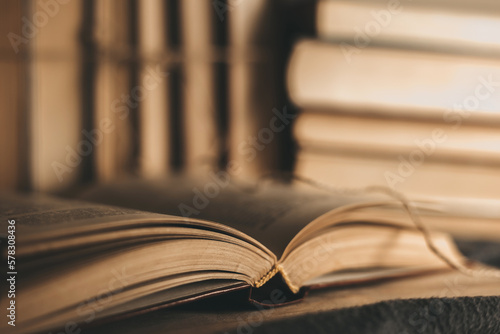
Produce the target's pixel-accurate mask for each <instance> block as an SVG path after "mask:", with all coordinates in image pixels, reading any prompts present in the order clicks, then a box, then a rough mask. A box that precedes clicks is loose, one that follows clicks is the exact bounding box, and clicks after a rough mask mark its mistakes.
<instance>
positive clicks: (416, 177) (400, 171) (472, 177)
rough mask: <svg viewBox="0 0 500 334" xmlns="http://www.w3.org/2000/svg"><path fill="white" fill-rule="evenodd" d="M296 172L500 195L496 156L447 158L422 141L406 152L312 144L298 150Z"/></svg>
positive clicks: (437, 193)
mask: <svg viewBox="0 0 500 334" xmlns="http://www.w3.org/2000/svg"><path fill="white" fill-rule="evenodd" d="M368 146H369V145H368ZM295 173H297V174H298V175H301V176H304V177H308V178H311V179H314V180H316V181H319V182H322V183H325V184H329V185H332V186H334V187H340V188H362V187H366V186H369V185H373V186H375V185H378V186H387V187H391V188H392V189H394V190H397V191H401V192H404V193H406V194H407V195H408V196H410V197H411V198H425V197H429V196H430V197H451V198H482V199H490V200H493V201H494V200H497V201H498V191H497V189H498V187H499V186H500V183H499V182H500V180H499V177H498V164H497V163H495V162H493V163H480V162H478V161H467V160H465V161H464V158H462V161H460V160H458V161H457V160H449V159H443V158H442V157H441V158H440V157H439V156H438V154H436V156H433V155H429V156H428V155H426V153H424V151H422V150H421V149H420V148H418V147H416V148H415V149H409V150H405V151H400V152H394V151H392V152H391V151H389V150H388V151H384V152H380V151H379V152H372V151H370V150H365V151H362V152H360V151H359V150H358V151H350V150H336V149H333V148H329V149H321V148H313V149H311V148H308V149H304V150H301V151H300V152H299V153H298V155H297V161H296V165H295Z"/></svg>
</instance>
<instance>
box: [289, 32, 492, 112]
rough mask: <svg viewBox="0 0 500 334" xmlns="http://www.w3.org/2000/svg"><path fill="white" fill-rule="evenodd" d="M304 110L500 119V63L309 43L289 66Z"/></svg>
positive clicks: (293, 90)
mask: <svg viewBox="0 0 500 334" xmlns="http://www.w3.org/2000/svg"><path fill="white" fill-rule="evenodd" d="M287 80H288V83H287V84H288V90H289V93H290V97H291V99H292V100H293V101H294V102H295V103H296V104H297V105H298V106H299V107H301V108H311V109H322V110H330V111H332V110H351V111H359V112H363V113H372V114H381V115H388V116H405V117H409V116H411V117H419V118H434V119H444V120H449V121H451V119H453V118H458V119H470V120H471V121H472V120H476V119H483V120H485V119H486V120H487V119H489V118H491V119H498V114H496V111H497V110H498V107H497V104H498V101H499V99H500V90H499V89H498V86H499V85H500V64H499V63H498V61H496V60H494V59H489V58H480V57H472V56H459V55H449V54H442V53H432V52H424V51H419V52H417V51H411V50H398V49H391V48H381V47H370V48H366V49H363V50H362V51H361V52H359V53H357V52H354V53H352V52H351V50H349V49H345V48H344V46H343V45H342V44H338V43H325V42H319V41H313V40H303V41H301V42H299V43H298V44H297V45H296V46H295V50H294V51H293V53H292V56H291V59H290V62H289V68H288V79H287Z"/></svg>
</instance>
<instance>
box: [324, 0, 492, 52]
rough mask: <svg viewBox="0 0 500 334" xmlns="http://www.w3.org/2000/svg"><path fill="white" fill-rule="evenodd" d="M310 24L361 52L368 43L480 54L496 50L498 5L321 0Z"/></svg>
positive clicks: (445, 0)
mask: <svg viewBox="0 0 500 334" xmlns="http://www.w3.org/2000/svg"><path fill="white" fill-rule="evenodd" d="M316 26H317V31H318V35H319V37H320V38H322V39H331V40H337V41H342V43H343V44H344V45H345V46H346V47H351V48H354V49H358V50H363V49H365V48H366V47H368V46H370V45H376V44H386V45H392V46H395V45H397V46H399V47H411V48H426V49H432V50H436V49H438V50H443V51H448V52H457V53H478V54H485V55H492V54H498V53H499V52H500V37H499V35H498V34H495V33H494V31H498V29H500V6H498V2H495V1H489V0H485V1H476V2H473V3H472V2H469V1H449V0H439V1H429V0H414V1H411V2H399V1H385V0H375V1H365V0H355V1H342V0H340V1H339V0H321V1H320V2H319V3H318V5H317V11H316Z"/></svg>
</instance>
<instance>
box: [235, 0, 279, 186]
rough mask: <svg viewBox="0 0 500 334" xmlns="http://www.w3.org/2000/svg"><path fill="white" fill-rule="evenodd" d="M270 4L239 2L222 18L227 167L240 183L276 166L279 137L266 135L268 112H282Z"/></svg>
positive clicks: (271, 115)
mask: <svg viewBox="0 0 500 334" xmlns="http://www.w3.org/2000/svg"><path fill="white" fill-rule="evenodd" d="M273 5H274V2H273V1H267V0H254V1H240V2H238V3H237V4H235V5H234V6H233V7H231V10H230V11H229V12H228V13H227V14H228V15H227V16H228V19H229V20H228V24H229V28H228V29H229V34H228V36H229V48H230V56H229V57H230V60H229V76H228V78H229V79H228V82H229V108H228V109H229V122H228V124H229V134H228V147H229V149H228V151H229V152H228V161H229V163H228V166H231V167H237V168H231V170H234V171H237V172H235V176H237V177H241V178H243V179H248V178H258V177H260V176H262V175H263V174H264V173H265V172H267V171H270V170H275V169H277V168H278V166H279V160H280V159H279V156H280V152H279V147H280V146H279V137H280V136H279V134H277V133H272V134H270V133H269V131H268V130H269V123H270V120H271V119H272V117H273V109H279V110H281V108H282V107H283V105H282V103H283V102H282V101H281V100H280V98H279V97H278V96H279V94H278V85H277V78H276V75H275V74H276V67H277V66H276V59H275V57H274V56H275V54H274V53H273V47H274V45H276V36H277V35H276V34H275V32H276V29H275V22H274V20H273V17H274V16H273V14H274V12H273V10H274V7H273ZM266 129H267V130H266ZM264 132H265V133H264Z"/></svg>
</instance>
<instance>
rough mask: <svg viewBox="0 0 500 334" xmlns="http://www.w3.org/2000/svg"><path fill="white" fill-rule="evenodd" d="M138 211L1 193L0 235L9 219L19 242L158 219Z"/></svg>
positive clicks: (31, 195)
mask: <svg viewBox="0 0 500 334" xmlns="http://www.w3.org/2000/svg"><path fill="white" fill-rule="evenodd" d="M158 216H159V215H156V214H151V213H147V212H141V211H137V210H132V209H127V208H120V207H109V206H104V205H99V204H95V203H89V202H83V201H76V200H65V199H58V198H55V197H49V196H44V195H36V194H30V195H26V194H16V193H0V236H3V235H5V234H6V233H7V224H8V221H9V220H15V225H16V230H18V231H19V234H18V235H19V237H20V238H21V239H24V238H28V237H30V236H34V235H37V234H39V233H40V232H41V231H50V230H54V231H55V230H60V229H61V228H64V229H68V228H75V227H77V226H81V225H83V224H92V223H95V224H98V223H102V222H105V221H109V222H111V221H114V222H116V221H120V220H127V219H131V218H133V219H141V218H146V217H158Z"/></svg>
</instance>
